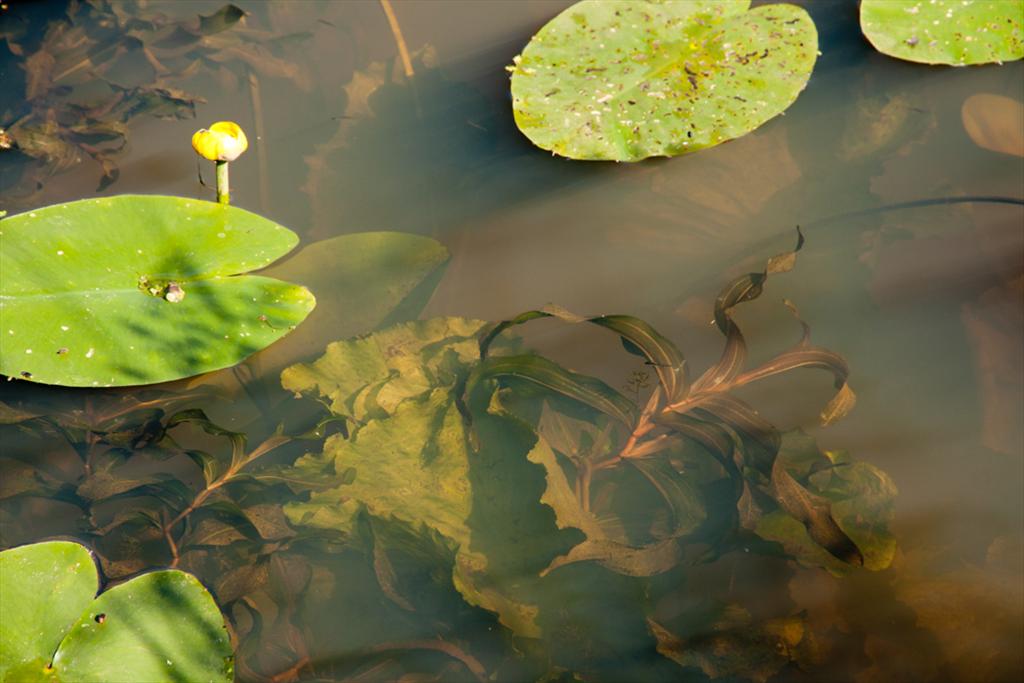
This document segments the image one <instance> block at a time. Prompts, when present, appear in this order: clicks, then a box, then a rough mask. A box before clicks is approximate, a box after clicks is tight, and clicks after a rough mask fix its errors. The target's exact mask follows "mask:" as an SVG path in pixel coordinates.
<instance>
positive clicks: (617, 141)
mask: <svg viewBox="0 0 1024 683" xmlns="http://www.w3.org/2000/svg"><path fill="white" fill-rule="evenodd" d="M749 5H750V3H749V0H722V1H712V0H665V1H664V2H653V1H650V0H583V1H582V2H578V3H576V4H575V5H573V6H571V7H569V8H568V9H566V10H565V11H564V12H562V13H561V14H559V15H558V16H557V17H555V18H554V19H552V20H551V21H550V22H548V24H547V25H545V26H544V28H542V29H541V30H540V31H539V32H538V33H537V35H535V36H534V37H533V39H532V40H531V41H530V43H529V44H528V45H527V46H526V48H525V49H524V50H523V53H522V54H521V55H519V56H518V57H516V59H515V64H514V66H513V67H511V71H512V100H513V109H514V113H515V120H516V124H517V125H518V126H519V129H520V130H521V131H522V132H523V133H524V134H525V135H526V136H527V137H528V138H530V140H531V141H532V142H533V143H534V144H535V145H537V146H538V147H541V148H542V149H547V150H551V151H552V152H554V153H555V154H559V155H561V156H566V157H569V158H571V159H608V160H615V161H638V160H640V159H644V158H647V157H652V156H675V155H678V154H684V153H686V152H693V151H697V150H700V149H704V148H707V147H711V146H713V145H717V144H719V143H722V142H725V141H726V140H731V139H733V138H737V137H739V136H741V135H744V134H746V133H749V132H750V131H752V130H754V129H756V128H757V127H759V126H761V125H762V124H764V123H765V122H766V121H768V120H769V119H771V118H773V117H775V116H777V115H779V114H781V113H782V112H784V111H785V110H786V109H787V108H789V106H790V105H791V104H793V102H794V101H795V100H796V98H797V95H799V94H800V92H801V91H802V90H803V89H804V86H806V84H807V80H808V78H810V75H811V71H812V69H813V68H814V63H815V60H816V59H817V53H818V36H817V31H816V29H815V27H814V22H813V21H811V18H810V16H808V14H807V12H805V11H804V10H803V9H801V8H799V7H795V6H793V5H787V4H777V5H765V6H761V7H758V8H756V9H754V10H750V11H748V7H749Z"/></svg>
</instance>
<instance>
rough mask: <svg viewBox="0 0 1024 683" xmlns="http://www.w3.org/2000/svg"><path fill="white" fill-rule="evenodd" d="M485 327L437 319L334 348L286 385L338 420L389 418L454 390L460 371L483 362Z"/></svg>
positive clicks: (285, 379)
mask: <svg viewBox="0 0 1024 683" xmlns="http://www.w3.org/2000/svg"><path fill="white" fill-rule="evenodd" d="M483 327H484V323H483V321H479V320H469V319H465V318H432V319H430V320H421V321H416V322H410V323H402V324H399V325H395V326H393V327H389V328H387V329H385V330H381V331H380V332H375V333H373V334H370V335H367V336H364V337H355V338H353V339H346V340H343V341H339V342H334V343H333V344H330V345H329V346H328V347H327V351H326V352H325V353H324V355H323V356H322V357H321V358H319V359H317V360H316V361H314V362H312V363H301V364H298V365H293V366H291V367H289V368H287V369H285V371H284V372H283V373H281V384H282V386H284V388H285V389H287V390H288V391H292V392H295V393H299V394H314V395H317V396H319V397H320V398H323V399H325V400H326V401H329V402H330V408H331V411H332V412H333V413H334V414H336V415H342V416H347V417H351V418H352V419H354V420H357V421H360V422H361V421H363V420H366V419H368V418H375V417H385V416H387V415H389V414H391V413H392V412H394V410H395V409H396V408H397V407H398V405H399V404H400V403H402V401H404V400H406V399H409V398H414V397H417V396H421V395H423V394H425V393H426V392H428V391H430V390H431V389H432V388H433V387H436V386H443V385H446V384H447V385H449V386H450V385H452V384H454V382H455V377H454V374H453V372H454V370H455V369H456V368H457V367H458V366H459V365H461V364H465V363H467V362H469V361H470V360H472V359H473V358H475V357H478V356H479V350H478V344H477V338H476V337H477V334H479V332H480V331H481V330H482V329H483Z"/></svg>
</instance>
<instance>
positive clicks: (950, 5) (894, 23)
mask: <svg viewBox="0 0 1024 683" xmlns="http://www.w3.org/2000/svg"><path fill="white" fill-rule="evenodd" d="M860 27H861V30H862V31H863V32H864V36H865V37H866V38H867V39H868V40H869V41H870V42H871V44H872V45H873V46H874V47H875V49H876V50H878V51H879V52H881V53H882V54H885V55H889V56H890V57H896V58H897V59H903V60H906V61H908V62H921V63H923V64H949V65H953V66H965V65H968V64H988V63H992V62H997V63H1002V62H1012V61H1014V60H1017V59H1024V1H1022V0H967V1H966V2H965V1H964V0H863V1H862V2H861V4H860Z"/></svg>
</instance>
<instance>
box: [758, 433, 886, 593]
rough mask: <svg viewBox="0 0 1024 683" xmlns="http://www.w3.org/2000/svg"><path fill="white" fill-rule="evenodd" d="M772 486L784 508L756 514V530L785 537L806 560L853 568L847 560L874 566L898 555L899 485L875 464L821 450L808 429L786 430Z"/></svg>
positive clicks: (777, 538) (780, 539) (790, 549)
mask: <svg viewBox="0 0 1024 683" xmlns="http://www.w3.org/2000/svg"><path fill="white" fill-rule="evenodd" d="M801 482H804V483H801ZM772 486H773V491H772V492H771V493H772V497H774V498H775V499H776V500H777V501H778V502H779V504H780V505H781V507H782V509H781V510H774V511H771V512H769V513H768V514H766V515H764V516H763V517H760V518H759V519H757V520H755V528H754V531H755V533H757V535H759V536H761V537H762V538H764V539H766V540H772V541H777V542H779V543H781V544H782V546H783V547H784V548H785V550H786V552H787V553H788V554H790V555H792V556H793V557H795V558H796V559H798V560H799V561H800V562H802V563H803V564H807V565H817V566H822V567H825V568H826V569H828V570H829V571H831V572H833V573H836V574H841V573H844V572H845V571H847V570H848V569H849V567H848V565H845V564H843V562H846V563H849V564H856V565H861V564H862V565H863V566H864V567H865V568H867V569H871V570H880V569H885V568H887V567H888V566H889V565H890V564H891V563H892V561H893V558H894V556H895V553H896V539H895V537H894V536H893V534H892V531H891V530H890V525H891V523H892V520H893V517H894V502H895V498H896V493H897V490H896V485H895V484H894V483H893V481H892V479H891V478H890V477H889V476H888V475H887V474H885V473H884V472H882V471H881V470H879V469H878V468H877V467H875V466H874V465H871V464H869V463H866V462H861V461H857V460H853V459H852V458H850V456H849V455H847V454H846V453H843V452H839V451H822V450H820V449H819V448H818V446H817V444H816V443H815V441H814V439H813V438H811V437H809V436H808V435H806V434H804V433H803V432H800V431H795V432H789V433H787V434H784V435H783V437H782V447H781V448H780V450H779V455H778V458H776V461H775V467H774V468H773V471H772ZM837 558H838V559H841V560H843V562H839V561H838V560H837Z"/></svg>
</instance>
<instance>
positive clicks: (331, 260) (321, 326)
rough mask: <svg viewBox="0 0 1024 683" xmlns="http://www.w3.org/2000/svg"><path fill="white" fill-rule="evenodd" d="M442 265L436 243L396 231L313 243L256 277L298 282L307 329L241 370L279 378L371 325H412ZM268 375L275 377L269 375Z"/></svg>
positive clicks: (444, 257)
mask: <svg viewBox="0 0 1024 683" xmlns="http://www.w3.org/2000/svg"><path fill="white" fill-rule="evenodd" d="M447 261H448V250H447V249H445V247H444V245H442V244H441V243H440V242H438V241H437V240H433V239H430V238H429V237H423V236H421V235H412V234H408V233H402V232H390V231H380V232H360V233H354V234H350V235H339V236H338V237H332V238H330V239H326V240H320V241H319V242H314V243H312V244H310V245H308V246H306V247H304V248H302V249H300V250H299V251H298V252H297V253H295V254H293V255H289V256H288V258H287V259H284V260H282V261H280V262H278V263H275V264H274V265H272V266H270V267H269V268H267V269H266V270H265V271H263V272H262V273H261V274H262V275H265V276H266V277H272V278H275V279H278V280H284V281H286V282H302V284H303V285H305V287H306V288H307V289H309V291H311V292H312V293H313V296H315V297H316V300H317V307H316V309H315V310H314V311H313V312H312V313H310V315H309V318H308V319H307V320H306V324H304V325H302V326H300V327H299V328H298V329H297V330H295V332H293V333H292V334H289V335H288V336H287V337H286V338H285V339H283V340H282V341H281V343H279V344H274V345H273V346H271V347H269V348H267V349H265V350H263V351H261V352H260V353H258V354H256V355H255V356H253V357H252V358H250V359H249V360H248V361H246V364H252V365H254V366H255V367H254V374H255V375H257V376H258V375H261V374H265V373H269V372H270V371H276V372H280V370H281V369H282V368H284V367H285V366H286V365H290V364H291V363H294V362H296V361H298V360H302V359H303V358H308V357H311V356H313V355H315V354H320V353H322V352H323V349H324V347H325V346H327V344H328V343H330V342H332V341H334V340H335V339H344V338H345V337H350V336H352V335H355V334H361V333H364V332H366V331H368V330H372V329H374V328H376V327H378V326H379V325H380V324H381V323H382V322H385V321H386V320H389V319H393V318H398V319H405V320H409V319H413V318H415V317H416V316H417V315H419V309H420V307H422V306H423V304H425V303H426V298H427V297H429V295H430V294H431V293H432V292H433V286H434V285H436V282H437V279H438V276H439V275H440V274H441V273H442V272H443V267H444V264H445V263H447ZM276 372H275V374H276Z"/></svg>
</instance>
